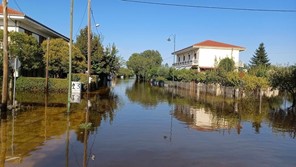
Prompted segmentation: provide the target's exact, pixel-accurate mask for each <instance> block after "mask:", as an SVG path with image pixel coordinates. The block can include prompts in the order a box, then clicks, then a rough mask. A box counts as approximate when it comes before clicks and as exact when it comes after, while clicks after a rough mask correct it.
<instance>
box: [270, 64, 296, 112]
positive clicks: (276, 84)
mask: <svg viewBox="0 0 296 167" xmlns="http://www.w3.org/2000/svg"><path fill="white" fill-rule="evenodd" d="M269 81H270V83H271V86H272V87H273V88H278V89H279V90H280V91H287V92H288V93H289V94H290V95H291V96H292V99H293V105H292V106H293V107H295V106H296V65H294V66H290V67H283V68H278V69H276V70H275V71H274V72H273V73H272V74H271V76H270V80H269Z"/></svg>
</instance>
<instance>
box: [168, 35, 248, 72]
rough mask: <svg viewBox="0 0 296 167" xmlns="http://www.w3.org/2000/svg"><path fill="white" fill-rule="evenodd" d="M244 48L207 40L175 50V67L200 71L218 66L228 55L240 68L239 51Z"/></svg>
mask: <svg viewBox="0 0 296 167" xmlns="http://www.w3.org/2000/svg"><path fill="white" fill-rule="evenodd" d="M244 50H245V48H244V47H240V46H235V45H231V44H226V43H221V42H216V41H211V40H206V41H203V42H200V43H197V44H194V45H192V46H189V47H187V48H184V49H181V50H178V51H175V52H173V53H172V54H173V55H174V64H173V67H175V68H176V69H184V68H186V69H190V68H195V69H198V71H204V70H207V69H213V68H215V67H217V65H218V64H219V62H220V60H222V59H224V58H226V57H228V58H231V59H233V60H234V62H235V67H236V68H238V67H241V66H242V63H240V61H239V53H240V52H241V51H244Z"/></svg>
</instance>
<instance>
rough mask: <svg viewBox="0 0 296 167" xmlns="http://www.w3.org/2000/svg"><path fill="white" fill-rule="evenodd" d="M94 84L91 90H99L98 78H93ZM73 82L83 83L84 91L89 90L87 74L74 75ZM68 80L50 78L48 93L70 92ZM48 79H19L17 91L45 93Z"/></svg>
mask: <svg viewBox="0 0 296 167" xmlns="http://www.w3.org/2000/svg"><path fill="white" fill-rule="evenodd" d="M91 77H92V78H93V79H92V83H91V89H95V88H98V77H97V76H91ZM72 81H80V82H81V83H82V91H86V90H87V81H88V79H87V75H86V74H73V75H72ZM68 84H69V83H68V79H67V78H66V79H59V78H49V80H48V91H49V92H56V93H63V92H64V93H66V92H68ZM45 89H46V79H45V78H39V77H19V78H18V79H17V81H16V90H17V91H20V92H23V91H26V92H45Z"/></svg>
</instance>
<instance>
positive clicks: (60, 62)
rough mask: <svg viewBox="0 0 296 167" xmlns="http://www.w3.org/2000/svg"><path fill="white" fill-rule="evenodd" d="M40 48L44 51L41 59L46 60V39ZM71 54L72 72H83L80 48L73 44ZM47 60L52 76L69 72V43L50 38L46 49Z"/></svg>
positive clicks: (83, 62) (84, 68) (84, 66)
mask: <svg viewBox="0 0 296 167" xmlns="http://www.w3.org/2000/svg"><path fill="white" fill-rule="evenodd" d="M42 49H43V52H44V53H45V54H44V56H43V61H44V62H46V53H47V40H46V41H43V43H42ZM72 51H73V54H72V67H73V68H72V72H74V73H75V72H76V73H79V72H84V71H85V70H86V63H85V57H84V56H83V55H82V54H81V52H80V50H79V49H78V48H76V47H75V46H73V49H72ZM48 60H49V74H50V75H52V76H53V77H58V78H63V77H66V76H67V73H68V72H69V69H68V67H69V45H68V43H67V42H66V41H65V40H63V39H61V38H57V39H50V40H49V50H48Z"/></svg>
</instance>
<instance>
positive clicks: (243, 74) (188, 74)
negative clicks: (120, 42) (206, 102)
mask: <svg viewBox="0 0 296 167" xmlns="http://www.w3.org/2000/svg"><path fill="white" fill-rule="evenodd" d="M147 53H149V54H150V55H147ZM161 61H162V59H161V56H160V55H159V53H158V52H157V51H151V50H147V51H144V52H143V53H134V54H133V55H132V56H131V57H130V58H129V60H128V61H127V67H128V68H129V69H131V70H133V72H134V73H135V75H136V76H137V79H141V80H145V81H150V80H152V79H155V80H157V81H160V80H163V81H179V82H195V83H204V84H220V85H222V86H230V87H236V88H239V89H240V91H253V92H258V91H260V90H264V89H267V88H270V87H271V88H273V89H279V90H280V91H281V92H287V93H289V94H290V95H291V97H292V99H293V106H295V104H296V66H295V65H292V66H284V67H283V66H274V65H271V64H270V63H269V59H268V55H267V53H266V51H265V47H264V44H263V43H261V44H260V45H259V47H258V49H256V51H255V53H254V55H253V57H252V58H251V60H250V62H249V64H248V65H246V66H245V67H243V68H239V69H235V63H234V61H233V60H232V59H231V58H225V59H223V60H220V62H219V63H217V66H216V68H215V69H213V70H208V71H202V72H198V71H197V70H196V67H195V68H192V69H180V70H177V69H175V68H172V67H169V66H168V65H161Z"/></svg>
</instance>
